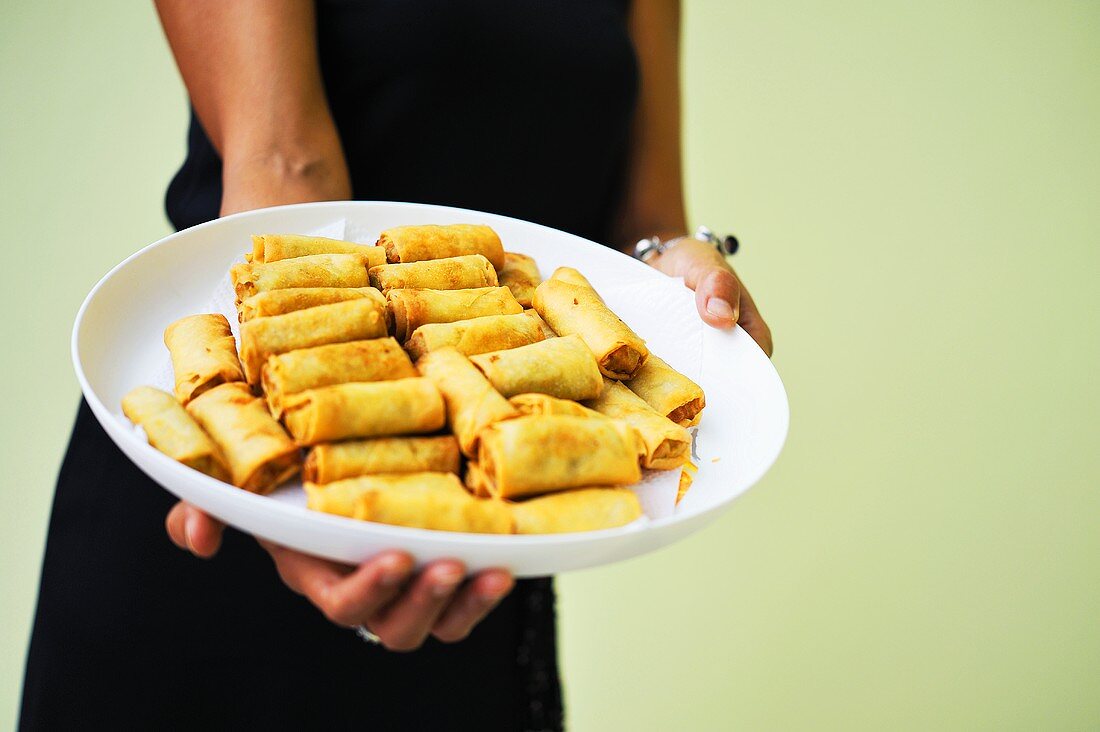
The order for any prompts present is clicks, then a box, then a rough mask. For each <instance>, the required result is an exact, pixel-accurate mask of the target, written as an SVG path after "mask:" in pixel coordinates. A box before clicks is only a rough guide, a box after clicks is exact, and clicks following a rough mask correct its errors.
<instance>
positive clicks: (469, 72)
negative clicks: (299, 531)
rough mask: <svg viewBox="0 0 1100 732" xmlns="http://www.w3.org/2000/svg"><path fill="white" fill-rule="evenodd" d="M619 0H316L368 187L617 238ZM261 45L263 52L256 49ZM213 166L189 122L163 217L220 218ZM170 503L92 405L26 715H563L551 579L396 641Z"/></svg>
mask: <svg viewBox="0 0 1100 732" xmlns="http://www.w3.org/2000/svg"><path fill="white" fill-rule="evenodd" d="M625 13H626V8H625V6H624V4H623V3H621V2H614V1H613V0H554V1H553V2H538V1H535V0H531V1H526V0H523V1H521V0H496V1H493V0H485V1H478V0H464V1H462V2H459V1H457V0H456V1H454V2H446V1H444V0H393V1H391V2H381V1H379V2H352V1H350V0H347V1H339V2H338V1H335V0H333V1H330V2H321V3H319V4H318V11H317V14H318V42H319V49H320V54H321V65H322V71H323V75H324V80H325V85H326V89H327V92H328V97H329V101H330V104H331V106H332V110H333V115H334V117H335V119H336V123H337V126H338V128H339V131H340V135H341V139H342V141H343V144H344V148H345V152H346V155H347V159H348V164H349V167H350V170H351V177H352V186H353V190H354V195H355V197H356V198H358V199H377V200H396V201H415V202H424V203H438V204H448V205H455V206H462V207H468V208H475V209H481V210H485V211H491V212H495V213H501V214H506V215H510V216H516V217H519V218H524V219H529V220H532V221H537V222H539V223H543V224H547V225H549V226H554V227H557V228H560V229H564V230H566V231H570V232H573V233H576V234H579V235H581V236H585V237H588V238H591V239H595V240H596V241H606V240H607V231H608V228H609V224H610V219H611V212H612V211H613V209H614V206H615V203H616V201H617V198H618V196H619V191H620V182H621V181H620V178H621V175H622V172H623V167H624V165H623V164H624V156H625V153H626V146H627V135H628V127H629V120H630V116H631V111H632V109H633V105H634V100H635V94H636V76H637V74H636V65H635V57H634V53H633V49H632V47H631V45H630V39H629V37H628V35H627V32H626V25H625ZM257 52H262V49H257ZM220 176H221V163H220V161H219V159H218V157H217V155H216V153H215V152H214V150H213V147H212V146H211V144H210V142H209V140H208V139H207V138H206V136H205V134H204V133H203V130H202V128H201V126H200V125H199V124H198V123H197V122H196V121H195V120H194V119H192V123H191V129H190V133H189V137H188V155H187V159H186V161H185V163H184V165H183V167H182V168H181V170H180V171H179V173H178V174H177V175H176V177H175V179H174V180H173V181H172V184H171V186H170V187H169V190H168V197H167V207H168V214H169V217H170V218H171V220H172V223H173V224H174V225H175V226H176V227H177V228H184V227H187V226H192V225H194V224H198V223H201V222H203V221H207V220H210V219H212V218H215V217H216V216H217V214H218V209H219V203H220V199H221V179H220ZM174 502H175V499H174V498H173V497H172V496H171V495H170V494H168V493H167V492H166V491H164V490H163V489H161V488H159V487H158V486H157V485H156V484H155V483H153V482H152V481H150V480H149V479H148V478H147V477H146V476H145V475H144V474H143V473H141V472H140V471H139V470H138V469H137V468H136V467H135V466H134V465H133V464H132V463H130V462H129V461H128V460H127V459H126V458H125V457H124V456H123V455H122V453H121V452H119V451H118V449H117V448H116V447H115V446H114V444H113V443H112V442H111V441H110V440H109V439H108V437H107V436H106V434H105V433H104V432H103V430H102V429H101V428H100V426H99V424H98V422H96V420H95V418H94V417H93V416H92V414H91V412H90V411H89V409H88V407H87V405H86V404H81V406H80V410H79V413H78V416H77V420H76V426H75V428H74V430H73V434H72V439H71V441H70V444H69V448H68V452H67V453H66V456H65V460H64V463H63V465H62V467H61V472H60V475H59V478H58V483H57V491H56V495H55V498H54V505H53V513H52V517H51V520H50V530H49V539H48V542H47V547H46V555H45V560H44V564H43V569H42V581H41V588H40V594H39V600H38V610H37V615H36V618H35V622H34V630H33V636H32V639H31V646H30V652H29V656H28V661H27V671H26V679H25V683H24V689H23V707H22V715H21V719H20V726H21V728H23V729H85V728H99V727H110V728H115V729H130V728H137V729H173V728H198V727H201V728H207V729H220V728H229V727H235V728H267V729H284V728H308V729H312V728H316V729H344V728H370V729H376V730H390V729H416V730H420V729H424V730H451V729H466V728H470V729H478V730H512V729H557V728H559V727H560V726H561V719H562V709H561V692H560V686H559V682H558V675H557V662H556V657H555V651H556V649H555V638H554V597H553V589H552V586H551V582H550V580H549V579H543V580H530V581H523V582H520V583H518V585H517V587H516V590H515V591H514V592H513V593H512V594H511V595H510V596H509V597H508V598H506V599H505V600H504V602H502V603H501V605H500V606H499V607H498V608H497V609H496V610H495V611H494V612H493V613H492V614H491V615H490V616H489V617H488V618H487V619H486V620H485V621H484V622H483V623H482V624H481V625H480V626H478V627H477V628H476V629H475V630H474V632H473V633H472V634H471V635H470V637H469V638H468V639H467V640H465V641H463V642H461V643H457V644H453V645H447V644H442V643H439V642H437V641H435V640H434V639H429V641H428V642H427V643H426V644H425V645H424V646H423V648H421V649H420V650H418V651H416V652H413V653H408V654H399V653H391V652H389V651H386V650H384V649H383V648H381V647H378V646H371V645H368V644H365V643H363V642H362V641H361V640H359V639H358V638H357V637H356V636H355V635H354V633H352V632H351V631H348V630H345V629H342V628H339V627H337V626H335V625H332V624H331V623H329V622H328V621H327V620H325V618H324V617H323V616H322V615H321V614H320V613H319V612H318V611H317V610H316V609H314V608H313V607H312V606H311V605H310V604H309V603H308V602H307V601H306V600H305V599H303V598H301V597H299V596H297V595H295V594H294V593H292V592H291V591H290V590H288V589H287V588H286V587H285V586H283V584H282V583H281V582H280V581H279V578H278V575H277V574H276V572H275V569H274V567H273V565H272V562H271V560H270V558H269V557H268V556H267V554H266V553H265V552H264V551H263V550H262V549H261V548H260V547H259V546H258V545H257V544H256V542H255V541H254V540H253V539H251V538H250V537H249V536H246V535H244V534H241V533H239V532H237V531H234V530H228V531H227V532H226V535H225V540H224V544H223V546H222V549H221V551H220V552H219V553H218V555H217V557H216V558H215V559H213V560H210V561H204V560H201V559H196V558H194V557H192V556H190V555H189V554H187V553H185V552H182V551H180V550H179V549H177V548H175V547H174V546H173V545H172V544H171V543H170V542H169V540H168V538H167V536H166V534H165V531H164V517H165V515H166V514H167V512H168V510H169V508H170V507H171V506H172V505H173V503H174Z"/></svg>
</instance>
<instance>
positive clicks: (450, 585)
mask: <svg viewBox="0 0 1100 732" xmlns="http://www.w3.org/2000/svg"><path fill="white" fill-rule="evenodd" d="M461 581H462V572H459V571H458V570H457V569H441V570H437V571H436V572H435V574H434V575H433V584H432V595H434V596H435V597H446V596H447V595H449V594H451V593H452V592H454V589H455V587H456V586H457V585H458V583H459V582H461Z"/></svg>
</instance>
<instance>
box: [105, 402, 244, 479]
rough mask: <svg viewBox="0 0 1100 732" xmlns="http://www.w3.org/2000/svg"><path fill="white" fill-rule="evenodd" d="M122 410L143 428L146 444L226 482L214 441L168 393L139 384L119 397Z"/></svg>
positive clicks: (225, 473)
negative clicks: (147, 441)
mask: <svg viewBox="0 0 1100 732" xmlns="http://www.w3.org/2000/svg"><path fill="white" fill-rule="evenodd" d="M122 413H123V414H125V415H126V417H127V418H128V419H129V420H130V421H131V422H133V423H134V424H136V425H139V426H140V427H141V428H142V429H143V430H145V437H146V438H147V439H148V440H149V444H150V445H152V446H153V447H155V448H156V449H158V450H160V451H161V452H163V453H164V454H165V455H167V456H168V457H170V458H172V459H173V460H176V461H177V462H181V463H183V464H184V465H186V466H187V467H189V468H194V469H195V470H197V471H199V472H200V473H206V474H207V475H209V476H210V477H211V478H217V479H218V480H223V481H225V482H227V483H228V482H229V471H228V470H227V469H226V467H225V463H224V461H223V460H222V457H221V454H220V453H219V452H218V448H217V446H216V445H215V444H214V441H213V440H211V439H210V436H209V435H207V434H206V433H205V432H203V430H202V427H200V426H199V423H198V422H196V421H195V420H194V418H192V417H191V415H190V414H188V413H187V410H185V409H184V408H183V407H182V406H180V403H179V402H178V401H176V400H175V398H174V397H173V396H172V395H171V394H168V393H167V392H163V391H161V390H160V389H154V388H153V387H151V386H139V387H137V388H136V389H134V390H132V391H131V392H130V393H129V394H127V395H126V396H124V397H123V398H122Z"/></svg>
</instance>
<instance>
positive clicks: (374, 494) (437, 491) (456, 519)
mask: <svg viewBox="0 0 1100 732" xmlns="http://www.w3.org/2000/svg"><path fill="white" fill-rule="evenodd" d="M305 490H306V501H307V503H306V505H307V506H308V507H309V508H311V509H313V510H315V511H324V512H325V513H332V514H336V515H339V516H348V517H350V518H355V519H359V520H362V521H376V522H378V523H383V524H392V525H394V526H410V527H413V528H419V529H435V530H437V531H463V532H468V533H474V534H509V533H511V532H512V526H513V524H512V514H511V511H509V509H508V507H507V506H505V505H504V504H503V503H502V502H500V501H494V500H488V499H480V498H475V497H473V496H471V495H470V494H469V493H468V492H467V491H466V489H465V488H463V487H462V483H461V481H459V479H458V477H457V476H456V475H454V474H453V473H407V474H404V475H369V476H363V477H360V478H350V479H348V480H341V481H337V482H335V483H329V484H327V485H318V484H315V483H306V484H305Z"/></svg>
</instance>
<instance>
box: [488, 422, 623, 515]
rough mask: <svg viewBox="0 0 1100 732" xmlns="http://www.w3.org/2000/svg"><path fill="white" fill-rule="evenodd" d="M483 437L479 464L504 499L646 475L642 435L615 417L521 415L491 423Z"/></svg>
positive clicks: (492, 490) (494, 491)
mask: <svg viewBox="0 0 1100 732" xmlns="http://www.w3.org/2000/svg"><path fill="white" fill-rule="evenodd" d="M480 442H481V445H480V449H479V451H478V463H479V465H480V467H481V469H482V471H484V472H485V475H486V476H487V478H488V481H489V490H490V492H491V493H492V494H493V495H494V496H496V497H499V498H515V497H517V496H527V495H533V494H536V493H548V492H550V491H558V490H564V489H566V488H581V487H585V486H592V485H629V484H631V483H637V482H638V481H639V480H640V479H641V477H642V472H641V468H640V467H639V466H638V454H639V451H638V444H637V443H638V437H637V434H636V433H635V432H634V428H633V427H631V426H630V425H628V424H626V423H624V422H621V421H619V420H616V419H588V418H585V417H518V418H516V419H509V420H505V421H503V422H496V423H495V424H491V425H489V426H488V427H486V428H485V429H484V430H482V432H481V440H480Z"/></svg>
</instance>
